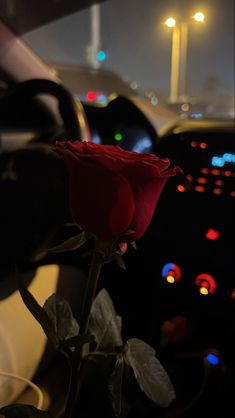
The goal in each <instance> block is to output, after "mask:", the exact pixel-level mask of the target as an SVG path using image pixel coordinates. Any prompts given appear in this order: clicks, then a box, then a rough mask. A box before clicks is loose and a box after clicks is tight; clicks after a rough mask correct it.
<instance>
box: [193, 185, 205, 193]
mask: <svg viewBox="0 0 235 418" xmlns="http://www.w3.org/2000/svg"><path fill="white" fill-rule="evenodd" d="M194 190H195V192H199V193H203V192H205V190H206V189H205V187H204V186H195V187H194Z"/></svg>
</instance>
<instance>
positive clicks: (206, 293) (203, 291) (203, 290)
mask: <svg viewBox="0 0 235 418" xmlns="http://www.w3.org/2000/svg"><path fill="white" fill-rule="evenodd" d="M199 292H200V293H201V294H202V295H208V294H209V292H208V289H207V288H206V287H203V286H202V287H200V289H199Z"/></svg>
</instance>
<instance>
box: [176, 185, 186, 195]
mask: <svg viewBox="0 0 235 418" xmlns="http://www.w3.org/2000/svg"><path fill="white" fill-rule="evenodd" d="M177 190H178V192H180V193H183V192H186V187H184V186H183V185H182V184H178V186H177Z"/></svg>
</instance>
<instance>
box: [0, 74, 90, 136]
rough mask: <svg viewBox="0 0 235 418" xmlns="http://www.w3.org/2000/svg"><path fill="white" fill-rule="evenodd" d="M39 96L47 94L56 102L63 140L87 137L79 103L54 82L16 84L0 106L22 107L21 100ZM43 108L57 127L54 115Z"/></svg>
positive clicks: (32, 81)
mask: <svg viewBox="0 0 235 418" xmlns="http://www.w3.org/2000/svg"><path fill="white" fill-rule="evenodd" d="M39 94H40V95H41V94H49V95H51V96H53V97H55V98H56V99H57V100H58V108H59V111H60V115H61V117H62V120H63V124H64V127H63V128H64V129H63V130H64V132H63V140H68V139H69V140H70V141H76V140H80V141H81V140H86V139H87V138H88V137H89V128H88V124H87V121H86V117H85V113H84V110H83V106H82V104H81V102H79V101H76V102H75V100H74V98H73V96H72V94H70V92H69V91H68V90H67V89H66V88H65V87H63V85H61V84H59V83H57V82H55V81H52V80H47V79H30V80H26V81H22V82H20V83H17V84H16V85H14V87H12V88H10V89H9V90H8V92H7V94H6V95H5V96H4V97H3V98H2V99H1V102H2V103H1V105H2V106H3V107H7V106H8V105H9V107H11V104H15V103H19V106H22V100H23V101H24V102H27V100H31V99H32V98H34V96H37V95H39ZM45 106H46V107H47V110H49V113H50V116H51V117H52V118H53V120H54V124H55V125H57V127H58V121H57V120H56V117H55V114H54V113H53V112H52V110H51V109H50V107H49V106H48V105H47V103H45ZM60 134H61V133H60Z"/></svg>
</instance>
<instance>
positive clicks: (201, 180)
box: [197, 177, 208, 184]
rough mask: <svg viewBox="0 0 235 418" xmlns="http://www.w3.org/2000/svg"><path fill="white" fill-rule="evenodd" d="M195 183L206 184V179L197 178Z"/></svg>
mask: <svg viewBox="0 0 235 418" xmlns="http://www.w3.org/2000/svg"><path fill="white" fill-rule="evenodd" d="M197 182H198V183H200V184H206V183H208V179H206V178H205V177H198V179H197Z"/></svg>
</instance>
